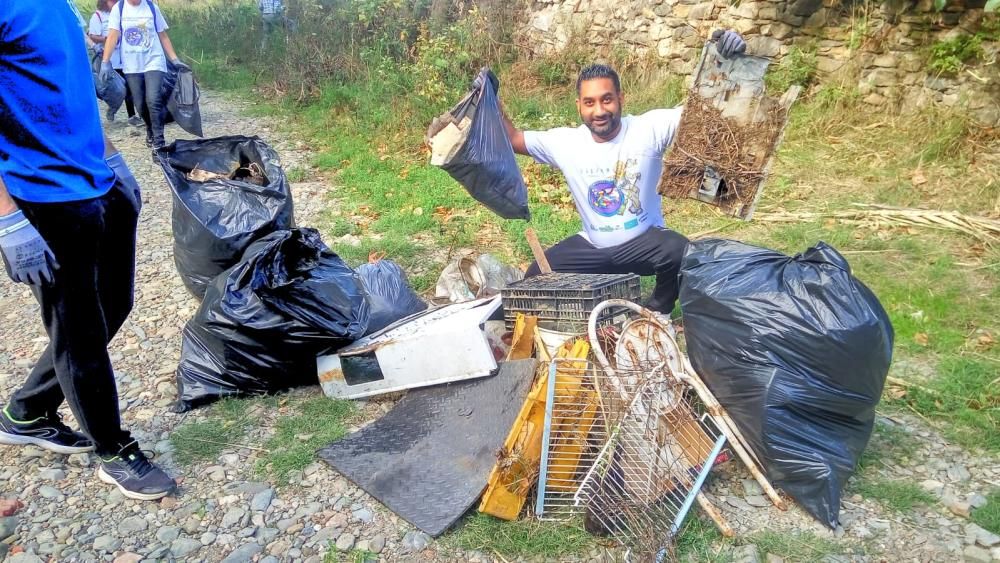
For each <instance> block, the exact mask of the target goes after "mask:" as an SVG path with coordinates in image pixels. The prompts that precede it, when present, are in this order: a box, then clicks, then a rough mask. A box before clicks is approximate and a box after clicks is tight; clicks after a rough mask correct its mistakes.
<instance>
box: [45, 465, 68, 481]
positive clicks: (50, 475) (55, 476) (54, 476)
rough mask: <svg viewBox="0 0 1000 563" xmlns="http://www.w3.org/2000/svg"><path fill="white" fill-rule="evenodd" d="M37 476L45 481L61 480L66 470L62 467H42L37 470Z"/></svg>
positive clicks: (64, 476)
mask: <svg viewBox="0 0 1000 563" xmlns="http://www.w3.org/2000/svg"><path fill="white" fill-rule="evenodd" d="M38 478H39V479H42V480H45V481H62V480H63V479H65V478H66V472H65V471H63V470H62V469H53V468H50V469H43V470H41V471H39V472H38Z"/></svg>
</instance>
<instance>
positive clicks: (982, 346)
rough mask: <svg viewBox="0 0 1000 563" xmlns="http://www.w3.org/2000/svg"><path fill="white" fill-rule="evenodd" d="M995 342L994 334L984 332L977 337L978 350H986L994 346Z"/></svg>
mask: <svg viewBox="0 0 1000 563" xmlns="http://www.w3.org/2000/svg"><path fill="white" fill-rule="evenodd" d="M995 343H996V341H995V340H993V335H992V334H990V333H988V332H984V333H983V334H980V335H979V338H976V350H979V351H980V352H985V351H986V350H989V349H990V348H992V347H993V345H994V344H995Z"/></svg>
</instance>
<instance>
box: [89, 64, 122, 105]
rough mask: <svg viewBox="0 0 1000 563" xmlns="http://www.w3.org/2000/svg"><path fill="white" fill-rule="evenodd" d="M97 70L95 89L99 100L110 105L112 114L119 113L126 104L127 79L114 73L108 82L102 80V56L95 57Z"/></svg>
mask: <svg viewBox="0 0 1000 563" xmlns="http://www.w3.org/2000/svg"><path fill="white" fill-rule="evenodd" d="M94 57H95V60H97V68H96V70H95V71H94V89H95V91H96V94H97V99H98V100H101V101H102V102H104V103H105V104H107V105H108V108H109V109H110V110H111V113H117V112H118V110H119V109H121V107H122V104H124V103H125V79H124V78H122V77H121V75H120V74H118V73H117V72H112V73H111V75H110V77H109V79H108V80H101V74H100V70H101V66H100V65H101V63H100V55H98V54H95V55H94Z"/></svg>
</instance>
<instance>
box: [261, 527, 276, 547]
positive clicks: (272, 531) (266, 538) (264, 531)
mask: <svg viewBox="0 0 1000 563" xmlns="http://www.w3.org/2000/svg"><path fill="white" fill-rule="evenodd" d="M280 533H281V531H280V530H278V529H277V528H261V529H259V530H257V534H256V537H257V538H259V539H260V541H262V542H263V543H264V544H265V545H266V544H268V543H271V541H272V540H273V539H274V538H276V537H278V535H279V534H280Z"/></svg>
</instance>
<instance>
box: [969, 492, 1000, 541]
mask: <svg viewBox="0 0 1000 563" xmlns="http://www.w3.org/2000/svg"><path fill="white" fill-rule="evenodd" d="M972 521H973V522H975V523H976V524H979V525H980V526H982V527H983V528H985V529H987V530H989V531H991V532H993V533H994V534H1000V489H994V490H993V491H992V492H991V493H990V494H989V495H987V496H986V506H983V507H982V508H977V509H976V510H974V511H973V512H972Z"/></svg>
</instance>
